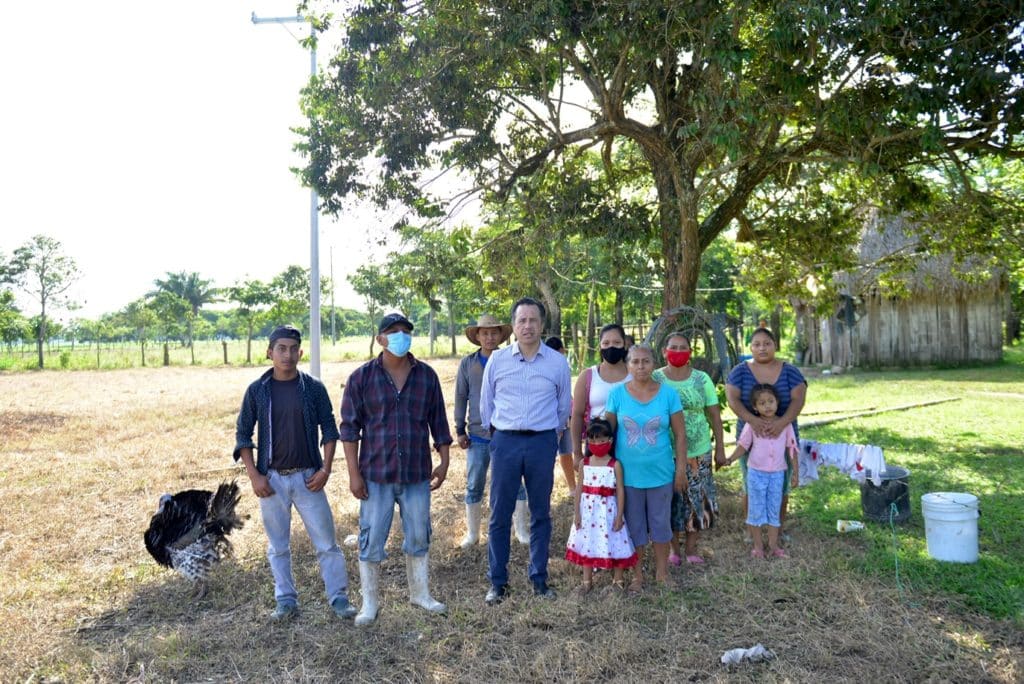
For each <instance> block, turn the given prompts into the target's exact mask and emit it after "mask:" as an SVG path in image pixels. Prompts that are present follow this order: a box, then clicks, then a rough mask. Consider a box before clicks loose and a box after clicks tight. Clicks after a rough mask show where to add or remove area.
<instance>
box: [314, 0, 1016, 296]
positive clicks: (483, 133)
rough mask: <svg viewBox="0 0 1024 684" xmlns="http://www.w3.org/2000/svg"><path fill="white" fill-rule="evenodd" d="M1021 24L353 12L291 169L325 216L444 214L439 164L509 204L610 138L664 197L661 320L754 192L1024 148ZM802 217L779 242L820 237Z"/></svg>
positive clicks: (995, 18) (962, 15) (624, 161)
mask: <svg viewBox="0 0 1024 684" xmlns="http://www.w3.org/2000/svg"><path fill="white" fill-rule="evenodd" d="M1020 16H1021V15H1020V10H1019V7H1017V6H1016V4H1015V3H996V4H991V3H974V2H966V1H962V2H961V1H956V2H945V1H944V2H937V1H928V2H924V3H922V2H919V1H917V0H915V1H913V2H911V0H898V1H894V2H888V3H885V4H884V5H879V4H877V3H862V4H850V3H845V4H827V3H826V4H822V3H819V2H811V1H810V0H789V1H787V2H778V3H761V2H752V1H741V2H734V3H717V4H716V3H705V2H690V1H683V0H668V1H667V2H658V3H653V2H648V3H636V2H628V3H623V2H592V3H563V2H500V3H498V2H493V3H488V2H473V3H468V2H465V1H464V0H431V1H429V2H422V3H414V4H408V5H407V4H405V3H391V2H369V3H363V4H360V5H358V6H357V7H356V8H354V9H352V10H351V11H349V12H348V13H347V15H346V16H345V17H344V18H343V19H342V21H343V23H344V30H345V36H346V37H345V40H344V42H343V44H342V47H341V49H340V51H339V53H338V54H337V55H336V56H334V58H333V59H332V61H331V66H330V67H329V69H328V70H327V73H326V74H325V75H324V76H323V77H322V78H317V79H314V81H313V82H312V83H311V85H310V87H309V88H308V89H307V92H306V95H305V100H304V106H305V109H306V112H307V114H308V115H309V117H310V124H309V127H308V128H307V129H305V131H304V132H305V140H304V141H303V142H302V143H300V144H299V145H298V147H299V149H300V150H301V151H302V152H303V153H305V154H306V155H307V157H308V163H307V165H306V167H305V168H304V169H302V171H301V173H302V176H303V179H304V181H305V182H306V183H308V184H310V185H312V186H314V187H316V188H317V190H318V191H319V192H320V196H321V198H322V199H323V202H324V205H325V206H326V208H327V209H328V210H329V211H332V212H335V213H337V212H339V211H341V210H342V209H343V203H344V200H345V198H347V197H349V196H362V197H367V198H369V199H371V200H373V201H375V202H377V203H378V204H380V205H381V206H384V205H387V204H389V203H392V202H400V203H404V204H405V205H406V206H408V207H411V208H413V209H414V210H415V211H417V212H418V213H419V214H420V215H421V216H422V217H424V218H427V219H431V220H433V219H437V218H438V217H439V216H441V215H442V214H441V210H442V208H443V207H444V206H445V204H446V198H445V197H442V196H439V195H438V194H436V193H432V192H430V191H429V189H428V187H429V186H430V180H431V179H432V177H433V176H434V175H435V174H436V172H437V170H438V168H441V169H451V168H457V169H459V170H460V171H461V172H462V173H463V174H465V175H466V176H468V177H469V178H470V180H471V183H472V185H473V187H474V188H475V189H476V190H478V191H482V192H483V193H484V194H485V195H486V196H487V197H490V198H493V199H496V200H499V201H503V200H506V199H509V198H511V199H512V200H513V201H519V197H518V196H517V195H516V191H517V190H520V189H523V188H526V187H529V184H530V182H531V181H530V178H531V177H532V176H534V175H537V174H539V173H541V172H543V171H544V170H545V169H547V168H550V167H553V166H556V165H557V164H558V163H560V160H562V159H563V158H564V157H566V156H568V155H571V154H572V151H573V150H575V149H577V148H589V147H596V146H601V148H602V157H603V161H604V166H605V167H606V169H607V171H608V174H609V176H610V177H618V176H625V177H629V178H632V177H635V176H636V175H637V174H642V175H643V176H645V178H646V186H647V191H648V192H649V193H650V194H651V195H653V196H656V197H657V202H656V205H655V212H656V219H657V228H658V232H657V240H658V241H659V242H660V249H659V252H660V254H661V257H662V259H663V261H662V266H663V277H662V278H661V281H662V285H663V287H664V292H663V298H662V304H663V306H665V307H671V306H676V305H679V304H682V303H692V302H693V300H694V296H695V291H696V286H697V282H698V274H699V271H700V258H701V254H702V253H703V252H704V250H706V249H707V248H708V246H709V245H710V244H711V243H712V241H713V240H714V239H715V238H716V237H717V236H719V235H721V234H722V233H723V232H724V231H725V230H726V229H727V228H729V227H730V226H731V225H732V224H733V222H734V221H740V222H741V223H743V222H744V221H745V222H747V223H751V224H754V223H756V222H757V218H758V216H757V215H756V213H752V214H751V215H749V216H748V215H746V214H747V213H749V212H748V209H749V208H750V207H749V205H750V203H751V201H752V198H753V195H754V193H755V191H757V190H758V188H759V187H760V186H762V185H763V184H766V183H769V184H775V185H777V186H778V187H780V188H785V187H786V186H787V185H788V183H789V182H790V180H789V179H791V178H793V177H802V178H805V179H812V178H815V177H817V178H818V179H830V178H833V177H834V176H835V175H836V174H837V173H843V172H850V173H853V174H855V175H858V176H860V177H864V178H882V177H885V176H887V175H891V174H897V175H898V174H899V173H900V172H901V171H902V170H903V169H906V168H907V167H908V166H913V165H915V164H920V163H924V164H928V165H933V164H934V162H935V160H936V159H937V158H939V156H940V155H942V156H943V157H950V158H956V159H958V160H959V159H965V158H972V157H976V156H985V155H988V154H1006V153H1009V154H1019V153H1020V148H1019V145H1020V140H1019V139H1018V138H1017V137H1016V136H1018V134H1019V133H1020V131H1021V114H1022V110H1021V107H1020V95H1021V93H1020V90H1021V84H1020V81H1019V78H1018V75H1019V73H1021V71H1022V67H1024V64H1022V62H1024V50H1021V49H1020V46H1021V34H1020V30H1019V26H1020ZM631 146H632V147H633V148H634V149H635V150H636V154H635V155H628V154H620V152H621V150H623V149H628V148H629V147H631ZM371 159H372V160H374V161H373V164H372V165H371V164H365V163H364V162H365V160H371ZM371 169H373V170H371ZM378 169H379V171H378ZM558 187H559V190H564V191H565V192H566V194H568V195H571V194H572V185H571V183H567V184H565V185H564V186H562V185H559V186H558ZM819 187H822V188H823V189H825V188H824V186H823V185H821V184H820V183H819ZM527 194H528V193H527ZM788 206H789V207H795V206H796V205H795V203H793V202H790V203H789V204H788ZM796 219H797V220H795V221H794V222H792V224H790V223H785V224H783V225H782V226H781V227H782V229H783V232H788V231H789V230H790V229H791V228H792V229H793V230H794V232H795V234H796V235H797V236H799V235H801V234H802V235H803V236H804V237H807V236H808V235H809V234H810V236H811V237H813V239H814V240H815V242H816V241H817V240H819V239H822V238H827V237H828V233H827V232H825V233H823V232H822V226H823V225H824V224H823V222H822V221H820V220H819V217H814V216H807V215H802V216H797V217H796ZM513 229H515V226H513ZM837 242H838V241H837Z"/></svg>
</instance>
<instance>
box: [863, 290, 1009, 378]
mask: <svg viewBox="0 0 1024 684" xmlns="http://www.w3.org/2000/svg"><path fill="white" fill-rule="evenodd" d="M1000 289H1001V288H1000ZM1000 289H996V288H984V289H969V290H967V291H963V290H961V291H960V292H954V293H941V292H934V293H929V292H916V293H914V294H912V295H911V296H910V297H908V298H906V299H901V298H896V297H885V296H882V295H880V294H879V293H877V292H872V293H869V294H865V295H864V310H863V312H862V314H861V317H860V320H858V321H857V325H856V326H855V327H854V328H853V330H852V331H851V342H852V344H851V347H852V349H853V359H852V363H853V365H855V366H923V365H931V364H958V363H964V362H976V361H982V362H985V361H989V362H992V361H999V360H1000V359H1001V358H1002V354H1003V317H1004V316H1003V314H1004V311H1005V291H1000Z"/></svg>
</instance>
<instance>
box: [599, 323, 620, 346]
mask: <svg viewBox="0 0 1024 684" xmlns="http://www.w3.org/2000/svg"><path fill="white" fill-rule="evenodd" d="M612 330H617V331H618V332H619V336H620V337H622V342H623V344H625V342H626V331H625V330H624V329H623V327H622V326H621V325H619V324H618V323H609V324H608V325H606V326H603V327H602V328H601V332H600V333H598V335H597V339H598V340H600V339H601V338H602V337H604V334H605V333H606V332H610V331H612Z"/></svg>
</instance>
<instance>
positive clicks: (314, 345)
mask: <svg viewBox="0 0 1024 684" xmlns="http://www.w3.org/2000/svg"><path fill="white" fill-rule="evenodd" d="M252 23H254V24H305V23H308V24H309V31H310V34H309V35H310V38H314V37H315V33H316V29H314V28H313V22H312V20H310V19H307V18H305V17H302V16H300V15H295V16H294V17H257V16H256V13H255V12H253V13H252ZM309 75H310V76H316V41H312V40H311V41H310V44H309ZM309 192H310V196H309V374H310V375H312V376H313V377H315V378H319V377H320V225H319V222H320V212H319V211H318V209H317V205H318V204H319V199H318V198H317V196H316V190H315V189H312V188H311V189H310V191H309Z"/></svg>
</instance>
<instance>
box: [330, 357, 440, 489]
mask: <svg viewBox="0 0 1024 684" xmlns="http://www.w3.org/2000/svg"><path fill="white" fill-rule="evenodd" d="M382 357H383V352H381V354H380V355H379V356H377V358H376V359H374V360H372V361H369V362H367V363H365V364H363V365H362V366H360V367H359V368H357V369H356V370H355V371H353V373H352V375H350V376H349V379H348V382H347V383H346V384H345V391H344V393H343V394H342V397H341V425H340V429H339V432H340V434H341V437H340V439H341V441H342V442H362V444H361V445H360V449H359V472H360V474H362V476H363V478H364V479H366V480H370V481H371V482H378V483H383V484H415V483H417V482H423V481H425V480H429V479H430V474H431V473H432V472H433V470H434V467H433V462H432V459H431V454H430V441H429V439H428V437H429V436H430V435H433V437H434V448H435V449H437V448H438V447H439V446H441V445H442V444H451V443H452V435H451V432H450V431H449V429H448V417H447V416H446V415H445V408H444V395H443V394H442V392H441V383H440V381H439V380H438V379H437V373H435V372H434V369H433V368H431V367H430V366H428V365H427V364H425V363H422V362H420V361H417V360H416V359H415V358H414V357H413V355H412V354H409V361H410V362H411V363H412V368H411V369H410V370H409V378H408V379H407V380H406V381H405V386H404V387H403V388H402V391H401V392H399V391H398V390H397V389H396V387H395V383H394V382H393V381H392V380H391V376H390V375H388V372H387V371H386V370H384V366H383V364H382V362H381V358H382Z"/></svg>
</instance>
